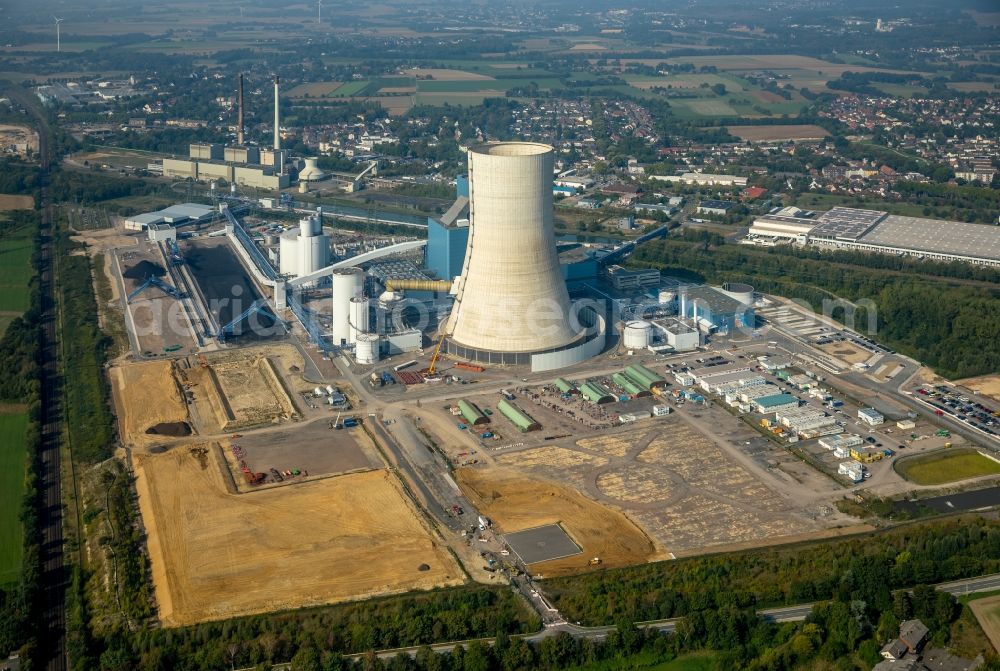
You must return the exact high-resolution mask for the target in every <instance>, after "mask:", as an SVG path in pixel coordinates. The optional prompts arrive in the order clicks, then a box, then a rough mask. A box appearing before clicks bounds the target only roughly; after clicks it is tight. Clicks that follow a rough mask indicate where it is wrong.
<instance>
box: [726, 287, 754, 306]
mask: <svg viewBox="0 0 1000 671" xmlns="http://www.w3.org/2000/svg"><path fill="white" fill-rule="evenodd" d="M722 293H724V294H726V295H727V296H729V297H730V298H734V299H736V300H738V301H739V302H740V303H742V304H743V305H753V301H754V298H753V287H752V286H750V285H749V284H744V283H742V282H726V283H725V284H723V285H722Z"/></svg>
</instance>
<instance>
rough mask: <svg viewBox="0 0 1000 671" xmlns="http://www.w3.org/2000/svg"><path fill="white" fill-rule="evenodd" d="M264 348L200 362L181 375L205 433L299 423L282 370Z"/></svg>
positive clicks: (240, 351)
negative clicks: (192, 395) (192, 398)
mask: <svg viewBox="0 0 1000 671" xmlns="http://www.w3.org/2000/svg"><path fill="white" fill-rule="evenodd" d="M267 354H268V350H267V348H252V349H245V350H239V352H238V353H237V354H234V355H226V356H215V357H212V358H211V359H210V360H209V359H202V358H199V360H198V361H197V362H194V363H192V364H191V365H190V367H189V368H187V369H186V370H185V371H184V374H185V378H186V379H187V380H188V381H189V382H190V383H191V384H192V386H193V387H195V388H194V395H195V404H196V407H197V409H198V416H199V419H200V421H201V423H202V424H203V425H204V426H205V428H206V433H211V432H217V431H222V432H226V431H234V430H236V429H244V428H247V427H251V426H262V425H267V424H276V423H279V422H281V421H285V420H291V419H298V417H299V414H298V411H297V410H296V407H295V404H294V402H293V401H292V398H291V393H294V391H291V392H290V390H289V389H287V388H286V385H285V382H284V380H283V377H282V369H281V368H279V366H278V365H276V364H275V362H274V361H272V360H271V357H270V356H268V355H267Z"/></svg>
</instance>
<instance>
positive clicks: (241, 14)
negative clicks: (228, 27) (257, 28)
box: [240, 6, 243, 19]
mask: <svg viewBox="0 0 1000 671" xmlns="http://www.w3.org/2000/svg"><path fill="white" fill-rule="evenodd" d="M240 18H241V19H242V18H243V7H242V6H240Z"/></svg>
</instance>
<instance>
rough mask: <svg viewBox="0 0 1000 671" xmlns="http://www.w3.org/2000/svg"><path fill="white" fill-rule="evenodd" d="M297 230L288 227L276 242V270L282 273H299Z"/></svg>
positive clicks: (295, 274)
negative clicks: (277, 254) (277, 255)
mask: <svg viewBox="0 0 1000 671" xmlns="http://www.w3.org/2000/svg"><path fill="white" fill-rule="evenodd" d="M298 234H299V232H298V231H297V230H296V229H294V228H290V229H288V230H287V231H285V232H284V233H282V234H281V241H280V242H279V243H278V245H279V246H278V253H279V257H278V270H279V272H280V273H281V274H282V275H291V276H292V277H298V274H299V235H298Z"/></svg>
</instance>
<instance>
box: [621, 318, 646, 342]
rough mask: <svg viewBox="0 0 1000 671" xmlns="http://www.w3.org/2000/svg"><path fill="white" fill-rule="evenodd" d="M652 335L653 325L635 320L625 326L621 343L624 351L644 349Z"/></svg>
mask: <svg viewBox="0 0 1000 671" xmlns="http://www.w3.org/2000/svg"><path fill="white" fill-rule="evenodd" d="M652 335H653V325H652V324H650V323H649V322H646V321H641V320H636V321H631V322H628V323H627V324H625V333H624V336H623V342H624V344H625V348H626V349H646V348H647V347H649V343H650V340H651V337H652Z"/></svg>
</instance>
